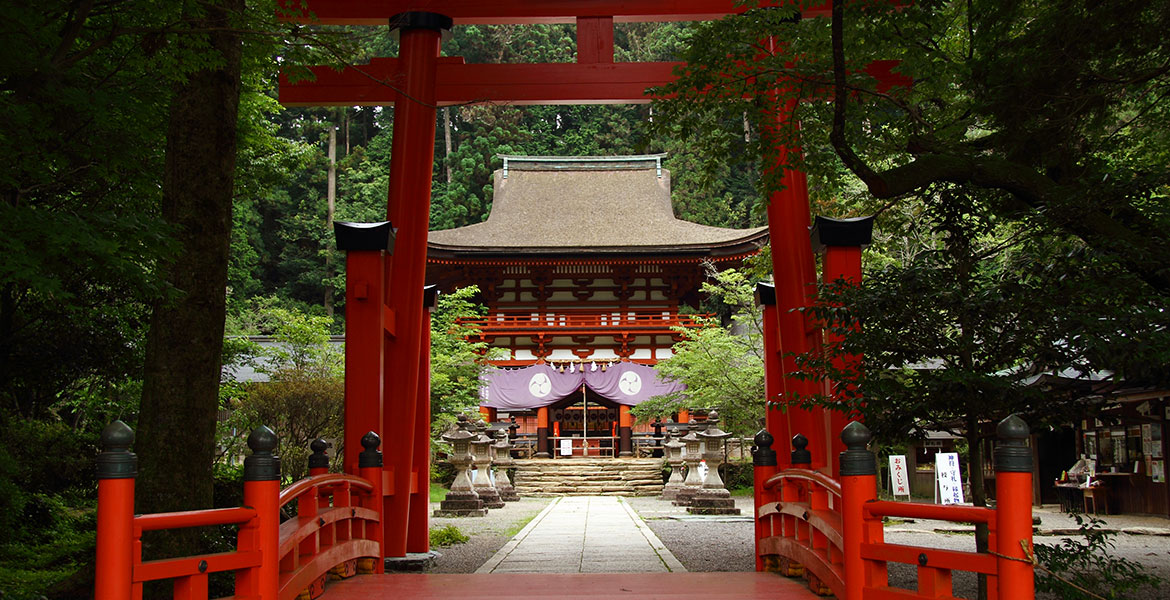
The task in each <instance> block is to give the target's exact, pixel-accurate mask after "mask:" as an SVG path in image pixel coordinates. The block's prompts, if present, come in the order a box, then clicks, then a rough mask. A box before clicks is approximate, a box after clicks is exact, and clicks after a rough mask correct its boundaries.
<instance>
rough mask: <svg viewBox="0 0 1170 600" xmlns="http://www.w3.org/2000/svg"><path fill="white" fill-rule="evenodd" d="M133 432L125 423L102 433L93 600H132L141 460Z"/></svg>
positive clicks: (115, 425) (114, 424)
mask: <svg viewBox="0 0 1170 600" xmlns="http://www.w3.org/2000/svg"><path fill="white" fill-rule="evenodd" d="M133 443H134V431H132V430H131V429H130V427H129V426H128V425H126V424H125V423H123V422H122V421H114V422H113V423H110V424H109V425H107V426H106V428H105V429H103V430H102V437H101V444H102V451H101V453H100V454H98V457H97V480H98V512H97V573H96V574H95V576H94V598H96V599H97V600H125V599H128V598H130V588H131V580H132V579H133V572H134V555H133V547H134V544H133V540H134V478H135V477H137V475H138V457H137V456H135V455H134V453H133V452H130V445H131V444H133Z"/></svg>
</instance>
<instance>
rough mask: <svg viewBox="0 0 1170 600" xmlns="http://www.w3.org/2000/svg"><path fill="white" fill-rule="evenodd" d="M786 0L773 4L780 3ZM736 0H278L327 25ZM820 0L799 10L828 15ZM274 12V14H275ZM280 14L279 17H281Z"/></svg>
mask: <svg viewBox="0 0 1170 600" xmlns="http://www.w3.org/2000/svg"><path fill="white" fill-rule="evenodd" d="M783 3H785V2H778V3H777V4H783ZM738 4H739V3H738V2H736V0H548V1H546V2H536V1H533V0H495V1H493V2H484V1H483V0H446V1H444V2H437V1H435V0H306V1H305V2H304V6H305V8H304V9H303V10H302V9H301V8H300V5H301V2H300V0H281V5H283V6H285V7H286V8H285V9H284V10H285V11H288V12H291V13H292V15H291V16H289V17H287V20H296V21H300V22H303V23H323V24H326V25H385V24H386V22H387V19H389V18H390V17H391V16H393V15H396V14H399V13H404V12H410V11H425V12H436V13H441V14H444V15H446V16H448V17H451V18H452V19H454V20H455V24H456V25H476V24H495V25H501V24H532V23H572V22H574V21H575V20H576V19H577V17H614V21H617V22H637V21H709V20H712V19H721V18H723V17H725V16H727V15H731V14H739V13H742V12H744V10H745V7H743V6H740V5H738ZM831 10H832V5H831V4H830V3H829V2H825V3H824V4H823V5H821V6H818V7H817V8H813V9H809V10H805V11H804V16H806V17H823V16H828V14H829V12H830V11H831ZM278 14H279V13H278ZM282 16H283V15H282Z"/></svg>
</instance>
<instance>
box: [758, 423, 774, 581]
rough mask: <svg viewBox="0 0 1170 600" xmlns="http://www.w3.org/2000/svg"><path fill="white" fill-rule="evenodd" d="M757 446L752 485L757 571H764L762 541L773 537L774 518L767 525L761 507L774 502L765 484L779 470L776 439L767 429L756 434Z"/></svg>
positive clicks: (769, 519)
mask: <svg viewBox="0 0 1170 600" xmlns="http://www.w3.org/2000/svg"><path fill="white" fill-rule="evenodd" d="M753 441H754V442H755V445H754V446H752V473H753V478H752V484H753V487H754V489H755V492H754V497H755V498H754V500H755V514H754V515H753V517H754V519H755V523H756V570H757V571H763V570H764V560H763V559H762V558H760V550H761V548H760V541H761V540H763V539H764V538H766V537H771V536H772V535H773V531H772V524H771V520H772V518H771V517H769V518H768V521H769V523H768V524H767V525H765V524H764V522H763V521H762V520H761V519H760V507H761V506H763V505H765V504H767V503H769V502H771V501H773V496H774V494H771V493H768V492H767V491H766V490H765V489H764V484H765V483H767V481H768V480H769V479H771V478H772V476H773V475H775V474H776V472H777V471H778V470H779V467H777V465H776V462H777V461H776V451H775V450H773V449H772V444H773V443H775V441H776V440H775V438H774V437H772V434H771V433H768V430H767V429H761V430H760V431H759V432H757V433H756V437H755V438H754V439H753Z"/></svg>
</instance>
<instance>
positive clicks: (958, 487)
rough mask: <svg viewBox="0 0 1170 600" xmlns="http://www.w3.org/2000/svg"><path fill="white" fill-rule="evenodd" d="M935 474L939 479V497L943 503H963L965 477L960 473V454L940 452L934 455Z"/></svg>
mask: <svg viewBox="0 0 1170 600" xmlns="http://www.w3.org/2000/svg"><path fill="white" fill-rule="evenodd" d="M934 476H935V478H936V479H937V480H938V492H939V498H940V499H941V500H942V503H943V504H962V503H963V477H962V475H961V474H960V473H959V455H958V454H957V453H955V452H939V453H938V454H935V455H934Z"/></svg>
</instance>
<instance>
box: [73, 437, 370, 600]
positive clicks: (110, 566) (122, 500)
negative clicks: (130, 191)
mask: <svg viewBox="0 0 1170 600" xmlns="http://www.w3.org/2000/svg"><path fill="white" fill-rule="evenodd" d="M133 441H134V432H133V431H131V429H130V428H129V427H128V426H127V425H126V424H125V423H122V422H121V421H116V422H114V423H112V424H111V425H110V426H108V427H106V429H105V430H104V431H103V432H102V452H101V454H99V455H98V460H97V462H98V518H97V552H96V559H97V561H96V562H97V565H96V566H97V571H96V576H95V580H94V592H95V594H94V595H95V598H97V599H98V600H130V599H134V600H137V599H140V598H141V597H142V590H143V585H144V584H145V583H147V582H150V581H160V580H168V579H169V580H172V581H173V585H174V597H175V598H176V599H179V600H188V599H192V600H193V599H204V598H207V597H208V587H209V586H208V578H209V576H210V575H211V574H213V573H220V572H228V571H230V572H234V573H235V594H234V597H236V598H256V599H259V600H291V599H293V598H296V597H298V596H299V595H301V594H303V593H305V592H307V593H308V595H309V597H315V596H316V595H318V594H319V593H320V591H321V590H322V589H323V587H324V581H325V578H326V577H328V576H329V574H330V572H333V573H334V574H337V575H339V576H346V575H350V574H353V573H355V572H360V571H364V572H380V568H381V560H380V559H381V556H382V550H381V525H380V520H381V519H380V510H379V509H378V502H377V500H380V498H381V477H380V474H381V473H380V472H381V466H382V465H381V453H380V452H378V451H377V450H376V448H377V446H378V444H379V443H380V441H379V440H378V438H377V436H376V435H374V434H372V433H371V434H367V436H366V438H363V439H362V445H363V446H365V447H366V448H367V451H366V452H363V453H362V455H361V456H362V462H361V466H362V472H361V475H362V477H357V476H353V475H343V474H328V473H324V472H322V470H321V469H316V471H317V472H316V473H312V474H311V475H310V477H309V478H307V479H303V480H301V481H299V482H297V483H294V484H292V485H291V486H290V487H289V488H288V489H286V490H285V491H284V492H282V491H281V489H280V459H279V458H278V457H276V456H274V455H273V454H272V451H273V450H274V449H275V448H276V436H275V434H273V433H272V431H271V430H270V429H268V428H267V427H260V428H258V429H256V430H255V431H253V432H252V434H251V435H250V436H249V437H248V446H249V448H251V450H252V454H251V456H248V457H247V458H246V459H245V460H244V506H240V507H236V508H221V509H212V510H193V511H183V512H171V513H156V514H149V515H135V514H134V481H135V477H136V476H137V457H136V456H135V455H134V454H133V453H132V452H130V451H129V448H130V445H131V444H132V443H133ZM371 444H372V446H371ZM322 446H323V445H322ZM367 455H368V456H367ZM375 464H376V466H375ZM311 471H312V470H311ZM375 474H376V475H377V476H376V477H374V475H375ZM294 500H295V501H296V504H297V516H296V517H294V518H290V519H288V520H287V521H285V523H283V524H282V523H281V522H280V514H281V508H282V507H284V506H285V505H288V504H290V503H292V502H293V501H294ZM219 525H236V526H238V531H237V536H236V548H235V549H234V550H233V551H230V552H220V553H214V554H203V555H197V556H184V557H176V558H166V559H159V560H143V557H142V546H143V544H142V536H143V533H145V532H147V531H160V530H172V529H181V528H190V527H210V526H219ZM361 559H365V561H364V562H365V564H364V565H362V564H359V563H361V562H363V561H362V560H361ZM361 567H365V568H364V569H362V568H361Z"/></svg>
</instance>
